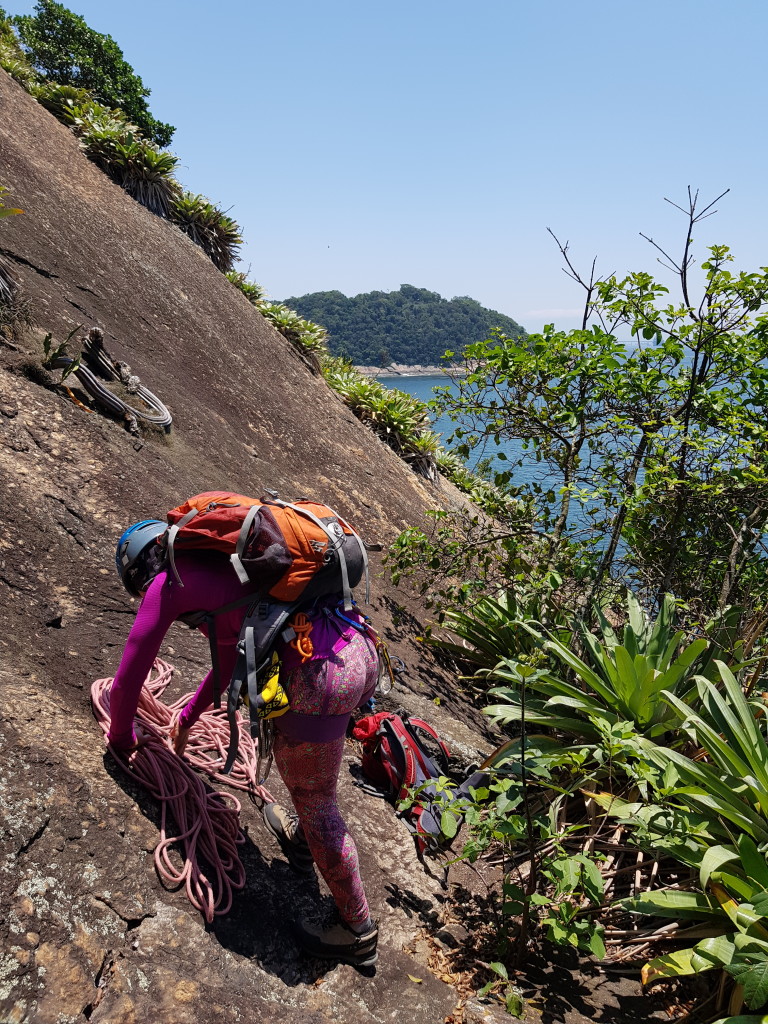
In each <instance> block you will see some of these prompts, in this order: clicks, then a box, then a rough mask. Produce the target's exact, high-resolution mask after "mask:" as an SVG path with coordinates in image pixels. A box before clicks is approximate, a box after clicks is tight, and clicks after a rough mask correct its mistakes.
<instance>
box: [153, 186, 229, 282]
mask: <svg viewBox="0 0 768 1024" xmlns="http://www.w3.org/2000/svg"><path fill="white" fill-rule="evenodd" d="M169 219H170V220H171V221H173V223H174V224H175V225H176V226H177V227H178V228H179V229H180V230H181V231H183V232H184V234H185V235H188V236H189V237H190V238H191V239H192V241H193V242H194V243H195V245H199V246H200V248H201V249H202V250H203V252H204V253H205V254H206V256H208V257H209V258H210V259H211V261H212V262H213V264H214V266H216V267H218V269H219V270H222V271H224V272H225V273H226V271H228V270H232V267H233V266H234V264H235V260H236V259H237V252H238V249H239V248H240V246H241V245H242V242H243V239H242V236H241V234H240V227H239V225H238V224H237V223H236V222H235V221H234V220H233V219H232V218H231V217H228V216H227V215H226V214H225V213H223V212H222V211H221V210H220V209H219V208H218V207H216V206H214V205H213V203H212V202H210V200H208V199H206V198H205V196H201V195H195V194H194V193H193V192H182V193H181V194H180V195H177V196H175V197H174V198H173V199H172V200H171V204H170V212H169Z"/></svg>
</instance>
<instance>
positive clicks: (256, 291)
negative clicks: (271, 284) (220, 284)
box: [226, 270, 266, 308]
mask: <svg viewBox="0 0 768 1024" xmlns="http://www.w3.org/2000/svg"><path fill="white" fill-rule="evenodd" d="M226 277H227V280H228V281H231V282H232V284H233V285H234V286H235V288H237V289H239V290H240V291H241V292H242V293H243V295H244V296H245V297H246V299H248V301H249V302H250V303H251V305H252V306H256V307H257V308H258V307H260V306H261V301H262V299H263V298H264V296H265V295H266V288H262V286H261V285H260V284H256V282H255V281H249V280H248V278H247V276H246V275H245V274H243V273H242V272H241V271H239V270H228V271H227V273H226Z"/></svg>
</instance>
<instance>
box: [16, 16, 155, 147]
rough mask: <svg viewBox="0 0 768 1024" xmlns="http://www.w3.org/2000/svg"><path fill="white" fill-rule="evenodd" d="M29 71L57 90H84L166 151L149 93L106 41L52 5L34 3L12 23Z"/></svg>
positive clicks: (80, 20)
mask: <svg viewBox="0 0 768 1024" xmlns="http://www.w3.org/2000/svg"><path fill="white" fill-rule="evenodd" d="M12 23H13V25H14V26H15V27H16V29H17V31H18V34H19V38H20V40H21V44H22V46H23V47H24V50H25V51H26V53H27V55H28V58H29V61H30V62H31V64H32V65H33V67H34V68H35V69H36V70H37V71H38V72H39V73H40V74H41V75H43V76H45V77H46V78H51V79H54V80H55V81H57V82H60V83H61V84H62V85H73V86H77V87H79V88H84V89H88V90H90V91H91V92H92V93H93V94H94V95H95V96H96V97H98V99H100V100H102V101H103V102H105V103H107V104H109V105H110V106H114V107H120V108H121V109H122V110H124V111H125V112H126V114H127V115H128V117H130V118H131V119H132V120H133V121H134V122H135V123H136V124H137V125H138V126H139V128H140V129H141V131H142V132H143V133H144V135H145V136H146V137H147V138H149V139H151V140H152V142H154V143H155V144H157V145H158V146H167V145H168V144H169V143H170V141H171V139H172V137H173V132H174V128H173V126H172V125H170V124H163V122H161V121H158V120H157V119H156V118H154V117H153V116H152V114H151V113H150V111H149V108H148V106H147V97H148V96H149V93H150V90H149V89H147V88H146V87H145V86H144V83H143V82H142V80H141V78H139V76H138V75H137V74H136V73H135V72H134V70H133V68H132V67H131V66H130V64H128V63H127V62H126V61H125V60H124V59H123V53H122V50H121V49H120V47H119V46H118V45H117V43H116V42H115V41H114V39H113V38H112V37H111V36H108V35H102V33H100V32H96V31H94V30H93V29H92V28H89V26H88V25H87V24H86V22H85V21H84V20H83V18H81V17H80V16H79V15H77V14H73V13H72V11H70V10H68V9H67V8H66V7H65V6H64V5H63V4H59V3H55V2H54V0H38V2H37V4H36V5H35V13H34V14H29V15H23V16H19V17H16V18H13V20H12Z"/></svg>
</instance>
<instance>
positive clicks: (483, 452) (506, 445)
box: [377, 374, 602, 545]
mask: <svg viewBox="0 0 768 1024" xmlns="http://www.w3.org/2000/svg"><path fill="white" fill-rule="evenodd" d="M377 379H378V380H380V381H381V383H382V384H383V385H384V386H385V387H388V388H397V390H399V391H404V392H405V393H406V394H408V395H413V396H414V398H418V399H419V400H420V401H422V402H430V401H432V399H433V398H434V397H435V394H434V388H436V387H445V386H446V385H449V384H450V380H449V378H448V377H447V376H445V375H444V374H437V375H436V376H433V377H399V376H397V377H385V376H383V375H382V376H380V377H378V378H377ZM432 429H433V430H434V431H435V433H437V434H440V435H441V438H442V443H443V445H444V446H445V447H446V448H450V447H453V446H452V445H450V444H449V443H448V439H449V438H450V436H451V434H452V433H453V431H454V429H455V425H454V424H453V422H452V421H451V420H450V418H449V417H447V416H443V417H438V416H436V415H434V416H433V419H432ZM499 452H501V453H503V454H504V455H505V456H506V459H504V460H502V459H499V458H498V454H499ZM522 454H524V453H523V448H522V442H521V441H519V440H517V439H505V440H503V441H502V442H501V444H499V445H496V444H493V443H492V442H488V443H487V444H486V446H485V447H480V448H476V449H475V450H474V451H473V452H471V453H470V457H469V458H468V459H467V464H468V465H469V467H470V468H474V467H475V466H476V465H477V463H478V462H479V461H480V460H481V459H487V460H490V464H491V467H492V468H493V469H495V470H497V471H503V470H505V469H506V470H509V469H512V472H513V476H512V480H511V484H512V485H513V486H518V487H520V486H523V485H526V484H534V483H536V484H538V485H539V486H540V487H541V488H542V490H548V489H549V488H552V487H554V488H555V489H557V487H558V482H559V478H558V477H555V476H552V475H550V474H549V473H547V472H546V471H545V468H544V466H543V465H541V464H539V463H536V462H535V460H534V459H533V458H532V457H530V456H531V452H530V451H528V452H527V453H526V454H527V455H528V456H529V457H530V458H529V459H526V460H525V461H524V462H523V464H522V465H520V466H515V467H514V468H512V466H511V465H510V461H511V460H515V459H518V458H520V456H521V455H522ZM590 505H591V503H589V502H587V503H586V504H584V505H581V504H580V503H578V502H572V503H571V514H570V519H571V523H572V525H574V526H577V527H578V528H579V529H580V530H585V531H586V532H587V533H589V534H591V533H592V532H593V528H592V525H591V523H590V521H589V517H588V514H587V512H588V509H589V508H590ZM601 542H602V539H599V540H598V545H599V544H600V543H601Z"/></svg>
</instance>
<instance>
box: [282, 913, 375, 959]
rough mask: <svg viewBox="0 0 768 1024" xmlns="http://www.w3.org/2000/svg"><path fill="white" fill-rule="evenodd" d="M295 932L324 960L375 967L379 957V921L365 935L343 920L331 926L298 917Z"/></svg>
mask: <svg viewBox="0 0 768 1024" xmlns="http://www.w3.org/2000/svg"><path fill="white" fill-rule="evenodd" d="M295 932H296V938H297V940H298V942H299V945H300V946H301V947H302V949H304V950H306V952H307V953H309V954H310V955H311V956H316V957H319V958H320V959H321V960H339V961H341V963H343V964H352V965H353V966H354V967H373V965H374V964H375V963H376V961H377V960H378V959H379V954H378V952H377V950H376V947H377V945H378V941H379V929H378V927H377V925H376V923H375V922H374V923H373V926H372V928H371V929H370V931H367V932H365V933H364V934H363V935H357V934H356V933H355V932H353V931H352V929H351V928H349V927H348V926H347V925H345V924H342V923H341V922H339V923H338V924H335V925H333V926H332V927H331V928H323V927H322V926H321V925H318V924H309V923H308V922H306V921H298V922H297V923H296V925H295Z"/></svg>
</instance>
